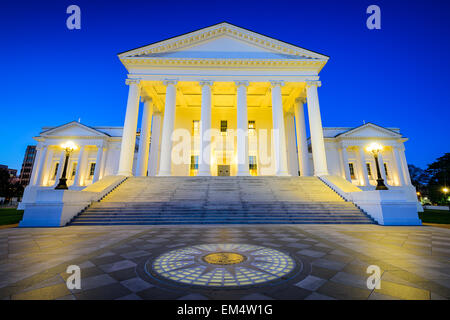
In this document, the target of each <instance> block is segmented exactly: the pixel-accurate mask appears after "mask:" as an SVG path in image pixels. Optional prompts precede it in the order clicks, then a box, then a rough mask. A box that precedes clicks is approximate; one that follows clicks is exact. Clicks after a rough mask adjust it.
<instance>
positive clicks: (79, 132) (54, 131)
mask: <svg viewBox="0 0 450 320" xmlns="http://www.w3.org/2000/svg"><path fill="white" fill-rule="evenodd" d="M41 136H45V137H51V136H55V137H107V136H108V135H107V134H105V133H103V132H101V131H98V130H96V129H94V128H91V127H88V126H86V125H84V124H81V123H79V122H76V121H72V122H69V123H66V124H64V125H61V126H58V127H54V128H51V129H48V130H45V131H43V132H41Z"/></svg>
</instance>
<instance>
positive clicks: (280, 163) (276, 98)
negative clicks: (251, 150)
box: [271, 81, 289, 176]
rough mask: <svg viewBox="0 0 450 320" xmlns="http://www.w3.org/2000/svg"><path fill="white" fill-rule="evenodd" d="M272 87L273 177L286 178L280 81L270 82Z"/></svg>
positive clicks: (281, 84)
mask: <svg viewBox="0 0 450 320" xmlns="http://www.w3.org/2000/svg"><path fill="white" fill-rule="evenodd" d="M271 85H272V121H273V130H272V139H273V140H272V141H273V148H274V153H273V154H274V155H275V175H277V176H287V175H289V174H288V171H287V159H286V138H285V137H286V134H285V131H284V114H283V101H282V98H281V86H283V85H284V82H282V81H271Z"/></svg>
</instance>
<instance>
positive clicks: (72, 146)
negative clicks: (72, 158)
mask: <svg viewBox="0 0 450 320" xmlns="http://www.w3.org/2000/svg"><path fill="white" fill-rule="evenodd" d="M61 148H63V149H64V150H66V151H69V152H72V151H75V150H77V149H78V147H77V145H76V144H75V143H73V142H72V141H67V142H66V143H63V144H62V145H61Z"/></svg>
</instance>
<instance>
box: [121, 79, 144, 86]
mask: <svg viewBox="0 0 450 320" xmlns="http://www.w3.org/2000/svg"><path fill="white" fill-rule="evenodd" d="M125 84H126V85H127V86H129V85H131V84H136V85H138V86H140V85H141V79H131V78H128V79H125Z"/></svg>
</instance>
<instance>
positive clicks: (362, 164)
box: [358, 146, 369, 186]
mask: <svg viewBox="0 0 450 320" xmlns="http://www.w3.org/2000/svg"><path fill="white" fill-rule="evenodd" d="M358 163H359V172H360V175H361V176H360V178H359V180H360V183H361V185H362V186H368V185H369V174H368V172H367V165H366V154H365V152H364V147H362V146H360V147H358Z"/></svg>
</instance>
